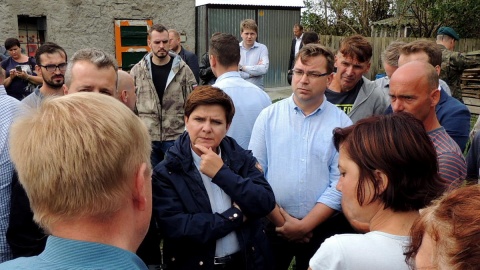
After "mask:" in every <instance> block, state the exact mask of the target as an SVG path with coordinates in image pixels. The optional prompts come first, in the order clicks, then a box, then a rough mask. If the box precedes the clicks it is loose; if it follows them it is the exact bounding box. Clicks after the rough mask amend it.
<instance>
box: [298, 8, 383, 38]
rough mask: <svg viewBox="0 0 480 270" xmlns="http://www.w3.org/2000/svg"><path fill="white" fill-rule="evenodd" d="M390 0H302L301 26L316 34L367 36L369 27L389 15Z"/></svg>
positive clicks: (369, 30)
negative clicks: (303, 6) (303, 7)
mask: <svg viewBox="0 0 480 270" xmlns="http://www.w3.org/2000/svg"><path fill="white" fill-rule="evenodd" d="M391 1H392V0H357V1H347V0H304V4H305V8H306V9H305V11H304V12H303V14H302V24H303V25H304V26H305V27H307V28H308V29H310V30H312V31H316V32H318V33H320V34H331V35H351V34H362V35H365V36H370V32H371V28H370V24H371V22H373V21H376V20H382V19H385V18H388V17H390V16H392V14H393V12H392V10H391V3H390V2H391Z"/></svg>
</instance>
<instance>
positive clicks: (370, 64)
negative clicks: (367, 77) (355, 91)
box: [363, 62, 372, 74]
mask: <svg viewBox="0 0 480 270" xmlns="http://www.w3.org/2000/svg"><path fill="white" fill-rule="evenodd" d="M371 66H372V63H371V62H368V63H367V69H366V70H365V72H364V73H363V74H366V73H368V72H369V71H370V67H371Z"/></svg>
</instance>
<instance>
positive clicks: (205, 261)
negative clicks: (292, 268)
mask: <svg viewBox="0 0 480 270" xmlns="http://www.w3.org/2000/svg"><path fill="white" fill-rule="evenodd" d="M220 148H221V151H222V159H223V162H224V165H223V166H222V168H221V169H220V171H218V173H217V174H216V175H215V177H213V179H212V182H213V183H215V184H216V185H218V186H219V187H220V188H221V189H222V190H223V191H224V192H225V193H226V194H227V195H228V196H230V198H231V199H232V202H235V203H237V205H238V206H239V207H240V209H242V211H240V210H238V209H237V208H235V207H233V206H232V207H231V208H230V209H228V210H226V211H225V212H223V213H212V208H211V206H210V201H209V198H208V194H207V191H206V189H205V186H204V185H203V181H202V178H201V176H200V172H199V171H198V170H197V168H196V166H195V164H194V163H193V157H192V154H191V148H190V138H189V136H188V133H187V132H184V133H183V134H182V135H181V136H180V137H179V138H178V139H177V140H176V141H175V143H174V145H173V146H172V147H171V148H170V149H169V150H168V151H167V153H166V159H165V160H164V161H162V162H161V163H160V164H159V165H157V166H156V167H155V169H154V173H153V199H154V206H153V208H154V216H155V217H156V219H157V222H158V225H159V228H160V231H161V232H162V234H163V235H164V237H165V238H164V244H163V250H164V262H165V263H166V264H167V266H168V269H213V262H214V257H215V248H216V240H217V239H219V238H222V237H224V236H226V235H227V234H229V233H230V232H233V231H235V232H236V233H237V236H238V239H239V242H240V247H241V250H242V252H243V254H244V256H245V259H246V263H247V269H270V268H271V266H272V265H273V263H272V261H271V260H272V259H271V253H270V250H269V247H268V241H267V238H266V235H265V232H264V230H263V224H262V222H261V218H262V217H264V216H266V215H267V214H269V213H270V212H271V211H272V210H273V208H274V207H275V197H274V195H273V191H272V188H271V187H270V185H269V184H268V182H267V181H266V179H265V177H264V174H263V172H262V171H261V170H259V169H258V165H257V164H258V162H257V160H256V158H255V157H254V156H253V155H252V153H251V151H249V150H244V149H243V148H241V147H240V146H239V145H238V144H237V143H236V142H235V140H234V139H232V138H230V137H225V138H224V139H223V140H222V142H221V143H220ZM235 214H236V215H235ZM244 215H245V216H246V217H247V220H246V221H245V222H244V221H243V216H244Z"/></svg>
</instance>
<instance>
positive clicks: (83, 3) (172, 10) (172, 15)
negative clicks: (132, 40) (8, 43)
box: [0, 0, 195, 56]
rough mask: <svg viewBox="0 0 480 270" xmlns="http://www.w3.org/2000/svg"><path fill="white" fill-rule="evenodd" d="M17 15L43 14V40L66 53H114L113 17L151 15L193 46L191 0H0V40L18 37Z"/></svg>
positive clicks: (186, 45)
mask: <svg viewBox="0 0 480 270" xmlns="http://www.w3.org/2000/svg"><path fill="white" fill-rule="evenodd" d="M18 15H29V16H46V21H47V31H46V41H52V42H56V43H58V44H59V45H60V46H62V47H64V48H65V50H66V51H67V53H68V55H69V56H71V55H72V54H73V53H74V52H75V51H76V50H78V49H81V48H85V47H96V48H100V49H103V50H105V51H107V52H109V53H111V54H115V35H114V20H115V19H152V20H153V23H161V24H163V25H165V26H166V27H167V28H175V29H177V30H178V31H179V32H181V31H184V32H185V33H186V36H187V40H186V43H185V44H184V46H185V48H187V49H189V50H192V51H194V49H195V0H177V1H158V0H157V1H155V0H145V1H143V0H142V1H131V0H114V1H108V0H58V1H51V0H37V1H31V0H0V44H2V45H3V43H4V41H5V39H7V38H9V37H17V38H18V19H17V16H18Z"/></svg>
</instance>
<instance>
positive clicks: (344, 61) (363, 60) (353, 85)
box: [325, 35, 389, 123]
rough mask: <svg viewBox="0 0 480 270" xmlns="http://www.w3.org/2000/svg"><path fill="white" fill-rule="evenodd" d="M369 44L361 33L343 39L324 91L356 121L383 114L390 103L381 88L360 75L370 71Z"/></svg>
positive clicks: (370, 50) (328, 97) (330, 100)
mask: <svg viewBox="0 0 480 270" xmlns="http://www.w3.org/2000/svg"><path fill="white" fill-rule="evenodd" d="M371 57H372V46H371V45H370V43H369V42H368V41H367V39H366V38H365V37H363V36H360V35H354V36H350V37H347V38H345V39H344V40H343V41H342V44H341V45H340V49H339V50H338V52H337V54H336V55H335V67H336V68H337V72H336V73H335V74H334V75H333V80H332V82H331V83H330V85H329V86H328V89H327V90H326V92H325V96H326V97H327V100H328V101H329V102H331V103H333V104H335V105H337V106H338V107H339V108H340V109H341V110H343V111H344V112H345V113H346V114H347V115H348V116H349V117H350V119H352V121H353V122H354V123H355V122H357V121H358V120H360V119H363V118H366V117H369V116H371V115H373V114H383V113H384V112H385V109H386V108H387V106H388V104H389V100H388V96H387V95H386V93H385V92H384V91H382V90H381V89H380V88H378V87H377V86H376V84H375V83H374V82H372V81H370V80H368V79H367V78H365V77H363V74H365V73H367V72H368V71H369V70H370V58H371Z"/></svg>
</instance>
